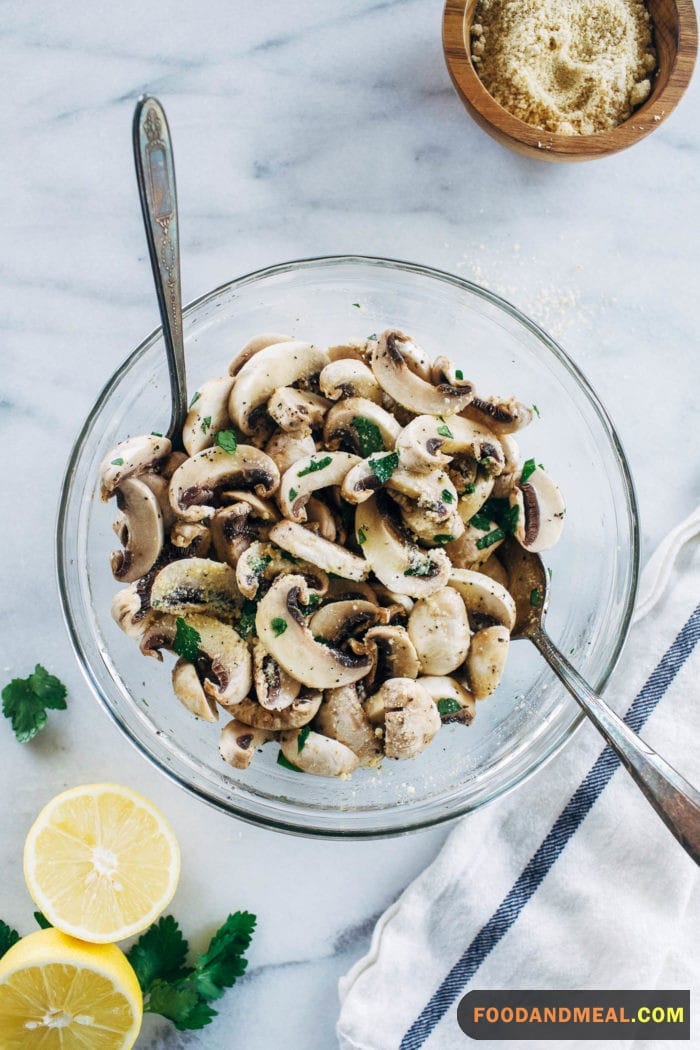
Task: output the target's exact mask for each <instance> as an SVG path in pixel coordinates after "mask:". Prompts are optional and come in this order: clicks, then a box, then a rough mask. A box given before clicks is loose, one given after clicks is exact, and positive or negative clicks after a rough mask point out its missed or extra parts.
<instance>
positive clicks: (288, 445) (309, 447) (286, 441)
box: [265, 430, 316, 474]
mask: <svg viewBox="0 0 700 1050" xmlns="http://www.w3.org/2000/svg"><path fill="white" fill-rule="evenodd" d="M265 451H266V452H267V454H268V456H269V457H270V458H271V459H274V461H275V463H276V464H277V469H278V470H279V472H280V474H284V472H285V471H286V470H289V468H290V467H291V466H292V464H293V463H296V462H297V461H298V460H300V459H304V458H305V457H307V456H313V454H314V452H315V451H316V444H315V442H314V439H313V438H312V437H311V435H310V434H307V435H305V436H304V437H302V436H301V435H299V434H287V433H286V432H285V431H283V430H282V431H278V432H277V433H276V434H273V436H272V437H271V438H270V440H269V441H268V443H267V444H266V445H265Z"/></svg>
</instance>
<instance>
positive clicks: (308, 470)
mask: <svg viewBox="0 0 700 1050" xmlns="http://www.w3.org/2000/svg"><path fill="white" fill-rule="evenodd" d="M332 462H333V457H332V456H323V457H322V458H321V459H312V460H311V462H310V463H309V465H308V467H304V469H303V470H300V471H299V473H298V474H297V477H298V478H304V477H306V475H307V474H315V473H316V471H317V470H323V469H324V467H327V466H329V464H331V463H332Z"/></svg>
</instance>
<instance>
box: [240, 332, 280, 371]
mask: <svg viewBox="0 0 700 1050" xmlns="http://www.w3.org/2000/svg"><path fill="white" fill-rule="evenodd" d="M291 339H292V337H291V335H281V334H280V333H279V332H261V333H260V335H254V336H253V338H252V339H249V340H248V342H247V343H246V344H245V345H244V346H243V347H241V349H240V350H239V351H238V353H237V354H236V356H235V357H234V359H233V361H232V362H231V364H230V365H229V366H228V372H229V375H232V376H236V375H238V373H239V372H240V370H241V369H242V368H243V365H245V364H246V363H247V362H248V361H250V359H251V357H254V356H255V355H256V354H258V353H259V352H260V351H261V350H264V349H265V347H267V346H274V344H275V343H289V342H291Z"/></svg>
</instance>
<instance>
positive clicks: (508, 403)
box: [463, 394, 534, 434]
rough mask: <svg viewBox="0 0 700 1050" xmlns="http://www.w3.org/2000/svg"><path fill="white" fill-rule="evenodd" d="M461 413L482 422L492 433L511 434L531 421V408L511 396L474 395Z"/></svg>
mask: <svg viewBox="0 0 700 1050" xmlns="http://www.w3.org/2000/svg"><path fill="white" fill-rule="evenodd" d="M463 414H464V415H465V416H466V417H467V418H468V419H473V420H474V421H475V422H477V423H483V424H484V425H485V426H487V427H488V428H489V429H490V430H492V431H493V432H494V434H513V433H515V431H516V430H521V429H522V428H523V427H526V426H527V425H528V424H529V423H531V422H532V417H533V414H534V413H533V410H532V409H531V408H528V407H527V405H524V404H523V403H522V401H518V399H517V398H516V397H514V396H512V395H511V397H485V398H484V397H479V396H478V395H477V394H475V395H474V397H473V398H472V400H471V401H470V403H469V404H468V405H467V407H466V408H465V409H463Z"/></svg>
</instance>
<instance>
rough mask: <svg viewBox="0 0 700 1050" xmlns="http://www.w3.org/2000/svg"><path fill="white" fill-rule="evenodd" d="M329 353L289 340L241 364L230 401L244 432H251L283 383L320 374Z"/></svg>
mask: <svg viewBox="0 0 700 1050" xmlns="http://www.w3.org/2000/svg"><path fill="white" fill-rule="evenodd" d="M327 364H328V356H327V355H326V354H325V353H324V352H323V351H322V350H320V349H319V348H318V347H316V346H313V345H312V344H311V343H302V342H298V341H295V340H290V342H288V343H274V344H272V345H271V346H266V347H265V348H264V349H262V350H259V351H258V352H257V353H256V354H255V355H254V356H253V357H251V358H249V359H248V360H247V361H246V363H245V364H244V365H243V366H242V368H241V369H240V371H239V372H238V375H237V377H236V382H235V383H234V385H233V390H232V391H231V397H230V400H229V415H230V416H231V419H232V420H233V421H234V423H235V424H236V426H237V427H238V428H239V429H240V430H241V431H242V432H243V433H244V434H252V433H253V432H254V431H255V430H256V428H257V424H258V423H259V419H260V413H261V410H262V411H264V409H265V406H266V405H267V402H268V401H269V399H270V397H271V396H272V395H273V394H274V393H275V391H276V390H279V388H280V387H283V386H293V385H294V384H295V383H297V382H299V380H300V379H305V378H306V377H308V376H312V375H318V373H319V372H320V371H321V369H322V368H323V367H324V366H325V365H327Z"/></svg>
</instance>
